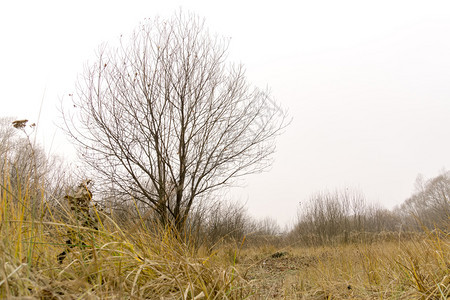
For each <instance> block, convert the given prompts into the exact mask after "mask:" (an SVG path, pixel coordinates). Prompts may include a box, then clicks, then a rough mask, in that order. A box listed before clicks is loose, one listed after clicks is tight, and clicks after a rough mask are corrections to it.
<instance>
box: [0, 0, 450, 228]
mask: <svg viewBox="0 0 450 300" xmlns="http://www.w3.org/2000/svg"><path fill="white" fill-rule="evenodd" d="M180 7H182V8H183V9H184V10H186V11H191V12H195V13H197V14H198V15H200V16H203V17H205V18H206V20H207V24H208V25H209V27H210V29H211V31H215V32H217V33H219V34H221V35H224V36H229V37H231V38H232V40H231V48H230V51H231V53H230V59H231V60H233V61H236V62H242V63H243V64H244V65H245V66H246V67H247V75H248V78H249V81H250V82H252V83H254V84H255V85H257V86H260V87H266V86H269V87H270V88H271V91H272V94H273V96H274V98H275V99H276V100H277V101H279V102H280V103H281V104H282V105H284V106H285V107H287V108H288V109H289V111H290V115H291V116H292V117H293V122H292V124H291V126H290V127H289V128H288V129H287V131H286V133H285V134H284V135H283V136H282V137H281V138H280V139H279V141H278V144H277V145H278V146H277V154H276V156H275V163H274V165H273V167H272V168H271V170H270V172H268V173H264V174H258V175H253V176H251V177H249V178H248V179H247V181H246V183H245V187H244V188H240V189H236V190H234V191H233V193H232V195H233V197H234V198H235V199H240V200H242V201H245V202H247V207H248V209H249V211H250V213H251V214H252V215H254V216H256V217H264V216H270V217H272V218H275V219H277V220H279V222H280V224H285V223H287V222H289V221H291V220H292V219H293V218H294V217H295V214H296V210H297V207H298V202H299V201H304V200H306V199H307V198H308V197H309V196H310V195H311V194H313V193H315V192H317V191H320V190H324V189H330V190H334V189H336V188H345V187H350V188H356V189H359V190H360V191H361V192H363V193H364V194H365V195H366V196H367V198H368V199H369V200H371V201H378V202H380V203H382V204H383V205H384V206H386V207H392V206H394V205H395V204H399V203H401V202H402V201H403V200H405V199H406V198H407V197H408V196H409V195H410V194H411V193H412V192H413V183H414V180H415V178H416V176H417V174H418V173H422V174H424V175H425V176H426V177H433V176H436V175H437V174H438V173H439V171H440V170H442V169H443V168H447V169H448V168H449V166H450V118H449V114H450V2H448V1H361V0H359V1H282V0H278V1H244V0H240V1H149V0H147V1H137V0H136V1H130V0H127V1H93V0H91V1H71V2H69V1H2V3H1V4H0V43H1V44H0V101H1V102H0V103H1V110H0V116H13V117H17V118H27V119H29V120H31V121H33V122H36V121H37V118H38V112H39V110H40V108H42V114H41V118H40V120H39V125H40V128H39V140H40V141H41V143H42V144H43V145H44V146H45V147H46V148H47V149H49V148H50V147H51V150H52V151H53V152H54V153H65V154H67V153H70V147H69V146H68V145H67V142H66V141H65V139H64V137H63V136H62V135H61V134H60V133H59V132H58V130H57V128H56V126H55V124H56V123H58V122H59V115H58V111H57V109H56V107H57V105H58V104H59V101H60V99H61V98H63V97H64V96H65V95H66V96H67V94H69V93H72V92H73V85H74V82H75V80H76V77H77V74H78V73H79V72H80V71H81V70H82V68H83V64H84V63H85V62H86V61H87V60H89V59H91V60H92V59H93V58H94V54H95V50H96V49H97V46H98V45H99V44H100V43H102V42H107V41H112V42H114V41H116V40H117V38H118V37H119V35H120V34H124V35H126V34H127V33H129V32H131V31H132V29H133V28H134V27H135V26H136V25H137V24H138V22H139V21H142V20H143V19H144V18H145V17H154V16H156V15H160V16H163V17H164V16H168V15H171V14H172V13H173V12H174V11H176V10H177V9H179V8H180ZM42 101H43V102H42ZM41 103H42V104H41ZM53 137H55V139H54V142H52V141H53Z"/></svg>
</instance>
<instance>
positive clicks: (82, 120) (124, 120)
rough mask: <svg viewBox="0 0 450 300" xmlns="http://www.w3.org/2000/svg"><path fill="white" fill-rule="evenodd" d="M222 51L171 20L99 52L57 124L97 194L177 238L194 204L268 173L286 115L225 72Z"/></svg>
mask: <svg viewBox="0 0 450 300" xmlns="http://www.w3.org/2000/svg"><path fill="white" fill-rule="evenodd" d="M227 48H228V40H226V39H224V38H221V37H218V36H215V35H212V34H210V33H209V32H208V29H207V28H206V27H205V25H204V21H203V20H202V19H200V18H198V17H197V16H194V15H185V14H183V13H178V14H176V15H174V16H173V17H172V18H171V19H169V20H158V19H157V20H155V21H154V22H151V21H148V22H145V23H143V24H141V25H140V26H139V27H138V28H137V29H136V30H135V31H134V33H133V34H132V36H131V37H130V39H129V40H128V39H122V40H121V41H120V45H119V46H118V47H107V46H105V47H103V48H101V49H100V51H99V53H98V58H97V61H96V62H95V63H92V64H90V65H89V66H87V67H86V70H85V72H84V73H83V74H82V76H81V77H80V80H79V82H78V86H77V92H76V94H75V95H74V96H73V99H72V100H73V103H71V104H70V108H71V109H70V110H66V111H65V115H64V120H65V122H66V125H67V127H66V129H67V132H68V134H69V135H70V137H71V138H72V140H73V141H74V142H75V144H76V145H77V147H78V151H79V153H80V155H81V157H82V159H83V161H85V162H86V163H87V164H88V165H89V166H90V167H91V168H92V169H93V170H94V174H95V178H96V179H95V181H96V186H97V187H99V186H100V187H104V188H106V189H109V190H111V189H113V190H114V191H115V192H116V195H117V196H119V195H118V194H119V193H120V194H121V196H119V197H122V198H123V199H131V198H132V199H135V200H137V201H140V202H142V203H144V204H145V205H147V206H148V207H150V208H151V209H153V210H154V211H155V212H157V214H158V215H159V216H160V220H161V222H162V223H164V224H166V223H172V224H174V225H176V227H177V228H178V229H181V228H182V227H183V224H184V223H185V221H186V220H187V218H188V216H189V214H190V212H191V210H192V208H193V205H194V204H195V202H196V201H198V200H200V199H201V198H203V199H205V198H206V197H209V196H210V195H211V192H214V191H215V190H216V189H217V188H220V187H222V186H224V185H227V184H230V183H231V182H233V179H236V178H238V177H240V176H243V175H246V174H250V173H255V172H260V171H262V170H264V169H265V168H266V167H267V166H268V165H269V164H270V161H271V154H272V153H273V152H274V150H275V144H274V142H275V137H276V136H277V135H278V134H279V133H280V131H281V129H282V128H284V126H285V125H286V118H285V116H286V114H285V113H284V112H283V111H281V110H280V109H279V108H278V107H277V106H276V105H274V102H273V100H271V99H270V95H269V94H268V93H267V92H266V91H263V90H260V89H258V88H254V87H252V86H251V85H250V84H249V83H248V82H247V80H246V77H245V71H244V68H243V66H242V65H233V64H229V63H227V62H226V58H227Z"/></svg>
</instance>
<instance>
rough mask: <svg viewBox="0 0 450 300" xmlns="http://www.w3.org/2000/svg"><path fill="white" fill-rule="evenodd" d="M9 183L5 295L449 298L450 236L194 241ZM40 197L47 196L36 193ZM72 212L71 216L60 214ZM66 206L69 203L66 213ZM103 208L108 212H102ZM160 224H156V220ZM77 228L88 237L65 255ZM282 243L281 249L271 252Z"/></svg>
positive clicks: (1, 218) (1, 280)
mask: <svg viewBox="0 0 450 300" xmlns="http://www.w3.org/2000/svg"><path fill="white" fill-rule="evenodd" d="M0 189H2V193H1V195H2V196H1V199H0V204H1V207H0V209H1V211H0V234H1V240H0V298H2V299H3V298H14V297H18V298H24V297H29V298H30V299H447V298H448V297H449V295H450V275H449V269H450V260H449V253H450V242H449V241H450V239H449V236H448V233H444V232H442V231H435V232H424V233H423V234H422V235H421V236H420V237H417V238H415V239H407V240H404V239H402V238H399V239H398V240H397V241H392V240H386V241H378V242H375V243H368V244H364V243H355V244H348V245H337V246H334V247H302V246H301V245H296V246H292V247H287V248H284V249H278V248H276V247H275V246H270V245H264V246H262V247H256V246H254V247H251V246H246V245H245V244H244V245H238V246H237V247H236V246H230V245H227V246H220V247H218V248H216V249H215V250H214V251H212V253H211V251H210V250H208V249H203V248H200V249H193V248H192V247H190V246H188V243H185V242H183V241H180V240H179V239H177V238H176V237H175V234H174V232H173V231H172V230H171V229H170V228H165V229H164V228H159V229H158V230H155V228H153V229H151V228H150V229H149V228H148V227H146V226H144V225H143V224H142V223H139V222H137V223H135V224H133V225H126V226H124V225H122V226H119V225H118V223H116V222H115V221H114V220H113V219H111V218H109V217H106V216H103V217H102V218H101V223H100V225H101V226H100V228H99V230H98V231H97V230H92V229H90V228H80V227H78V226H76V225H74V224H72V223H71V221H70V216H69V213H68V212H64V210H63V207H57V208H56V209H55V208H50V205H48V202H46V199H43V196H42V193H36V191H31V189H30V188H26V189H25V190H23V191H22V190H18V191H13V190H12V188H11V184H10V182H9V179H8V178H3V182H1V186H0ZM36 197H38V199H36ZM56 212H58V213H59V215H61V214H62V215H63V216H64V215H65V217H66V219H68V220H69V221H68V222H67V223H64V222H62V221H61V218H60V217H58V216H57V214H56ZM61 212H62V213H61ZM98 215H99V216H101V215H102V213H98ZM155 226H156V225H155ZM68 228H71V229H72V230H75V231H76V232H78V233H79V234H80V235H81V236H83V241H84V243H85V244H86V246H82V245H79V247H75V248H74V249H73V250H72V251H71V252H70V253H69V255H68V256H67V258H66V259H65V260H64V262H63V263H62V264H59V263H58V262H57V259H56V257H57V255H58V253H60V252H61V251H63V250H64V248H65V244H64V243H65V240H66V239H67V238H66V237H65V234H66V231H67V229H68ZM277 251H278V252H280V253H281V254H280V256H279V257H275V256H274V257H272V254H274V253H276V252H277Z"/></svg>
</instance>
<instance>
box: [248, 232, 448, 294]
mask: <svg viewBox="0 0 450 300" xmlns="http://www.w3.org/2000/svg"><path fill="white" fill-rule="evenodd" d="M285 251H286V252H284V253H283V254H285V255H282V256H281V257H278V258H275V257H271V256H270V253H273V249H270V251H267V249H260V250H255V249H248V250H246V252H244V253H243V259H242V260H243V261H245V263H243V264H242V265H241V267H243V268H244V269H246V270H248V273H247V277H246V278H247V279H250V284H251V285H252V286H253V291H254V293H255V294H254V295H253V296H252V298H254V299H277V298H278V299H447V298H448V297H449V296H450V272H449V270H450V256H449V254H450V240H449V236H448V235H445V234H443V233H442V232H434V233H430V232H428V233H427V234H424V236H423V237H422V238H421V239H419V240H409V241H398V242H378V243H373V244H353V245H340V246H336V247H318V248H313V247H310V248H301V247H296V248H288V249H285ZM262 253H265V255H266V256H265V257H263V258H261V255H262Z"/></svg>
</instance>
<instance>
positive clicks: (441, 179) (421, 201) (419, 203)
mask: <svg viewBox="0 0 450 300" xmlns="http://www.w3.org/2000/svg"><path fill="white" fill-rule="evenodd" d="M397 212H398V213H399V214H401V215H402V216H403V217H404V218H405V219H406V220H405V222H404V223H405V225H407V226H413V225H416V226H418V227H422V226H425V227H427V228H428V229H434V228H443V229H444V228H445V229H447V230H448V229H449V228H450V172H449V171H446V172H442V173H441V174H440V175H438V176H436V177H434V178H431V179H425V178H424V177H423V176H422V175H419V176H418V177H417V179H416V183H415V193H414V194H413V195H412V196H411V197H410V198H408V199H406V200H405V202H403V203H402V204H401V205H400V206H399V208H398V209H397Z"/></svg>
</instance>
